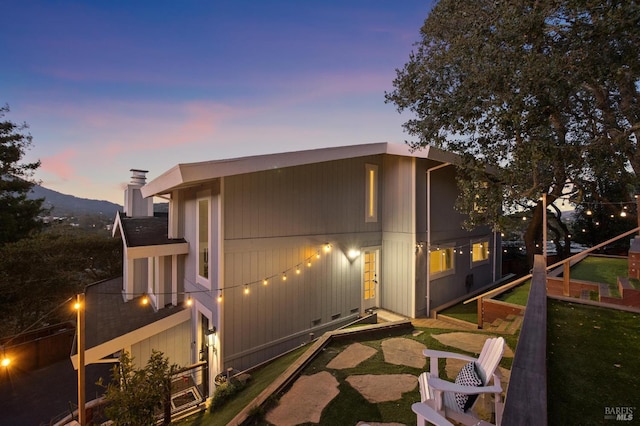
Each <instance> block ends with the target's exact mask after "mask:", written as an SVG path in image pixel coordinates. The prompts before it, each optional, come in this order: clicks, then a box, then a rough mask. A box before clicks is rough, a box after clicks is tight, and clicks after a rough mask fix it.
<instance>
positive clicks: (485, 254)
mask: <svg viewBox="0 0 640 426" xmlns="http://www.w3.org/2000/svg"><path fill="white" fill-rule="evenodd" d="M486 260H489V242H488V241H479V242H477V243H473V245H472V246H471V261H472V262H474V263H475V262H484V261H486Z"/></svg>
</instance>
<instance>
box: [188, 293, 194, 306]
mask: <svg viewBox="0 0 640 426" xmlns="http://www.w3.org/2000/svg"><path fill="white" fill-rule="evenodd" d="M191 305H193V300H192V299H191V295H189V296H187V306H191Z"/></svg>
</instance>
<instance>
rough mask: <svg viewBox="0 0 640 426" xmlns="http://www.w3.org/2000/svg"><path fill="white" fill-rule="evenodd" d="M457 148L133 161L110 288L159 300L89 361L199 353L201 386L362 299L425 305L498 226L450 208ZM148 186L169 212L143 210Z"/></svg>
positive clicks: (349, 313)
mask: <svg viewBox="0 0 640 426" xmlns="http://www.w3.org/2000/svg"><path fill="white" fill-rule="evenodd" d="M456 161H457V157H456V156H454V155H452V154H450V153H447V152H444V151H441V150H438V149H435V148H432V147H426V148H424V149H422V150H417V151H412V150H410V148H409V147H408V146H405V145H395V144H389V143H375V144H366V145H354V146H345V147H337V148H325V149H317V150H309V151H299V152H288V153H280V154H272V155H258V156H250V157H243V158H235V159H230V160H217V161H205V162H197V163H189V164H178V165H176V166H175V167H173V168H171V169H170V170H168V171H166V172H165V173H163V174H162V175H160V176H158V177H157V178H155V179H153V180H151V181H150V182H148V183H147V182H146V175H145V173H146V172H144V171H140V170H134V171H133V172H134V176H133V180H132V182H131V183H130V184H129V186H128V188H127V192H126V202H125V213H124V214H122V215H119V216H118V217H117V218H116V224H115V225H116V226H114V233H115V234H117V233H119V234H120V235H121V236H122V239H123V243H124V256H125V261H124V265H125V266H124V271H123V278H122V281H121V283H122V289H121V292H122V295H121V299H122V303H124V304H127V303H128V304H130V305H134V304H133V303H131V302H130V301H132V300H134V299H136V300H139V299H140V298H141V296H143V295H144V296H145V297H147V298H148V300H149V301H150V303H151V305H150V306H151V308H149V307H147V308H146V309H152V310H153V314H155V315H160V314H161V313H162V312H168V313H167V314H164V316H162V318H160V319H158V320H157V321H156V320H154V321H153V322H150V323H148V324H147V325H145V326H144V327H137V328H131V327H130V330H129V331H127V332H126V333H125V335H126V336H128V337H127V338H126V339H125V338H124V337H123V336H124V335H120V336H119V337H111V338H110V339H111V340H110V341H109V342H110V343H109V342H97V344H98V345H102V347H103V349H102V350H101V351H96V352H94V353H93V355H89V353H90V352H91V350H92V349H91V348H89V349H88V351H87V359H88V361H87V362H88V363H90V362H98V361H97V360H98V359H104V357H106V356H107V354H109V353H115V352H117V350H118V347H119V348H120V349H127V350H129V351H132V352H133V354H134V356H137V357H138V359H142V360H144V359H147V358H148V355H149V353H150V350H151V348H155V349H159V350H162V351H163V352H164V353H165V354H166V355H167V356H169V358H170V360H171V362H175V363H179V364H182V365H188V364H193V363H197V362H198V361H206V362H207V363H208V366H209V383H210V386H213V379H214V377H215V376H216V374H219V373H221V372H225V371H226V370H227V369H229V368H233V369H235V370H244V369H247V368H250V367H252V366H255V365H257V364H259V363H261V362H264V361H266V360H268V359H270V358H272V357H274V356H277V355H279V354H282V353H283V352H285V351H287V350H289V349H291V348H294V347H297V346H299V345H300V344H302V343H304V342H307V341H309V339H310V338H312V337H313V336H319V335H321V334H322V333H324V332H325V331H328V330H331V329H335V328H337V327H340V326H343V325H345V324H347V323H349V322H351V321H353V320H355V319H357V318H358V317H359V316H361V315H363V314H364V313H365V312H366V311H368V310H373V309H375V308H380V309H385V310H388V311H392V312H394V313H397V314H400V315H402V316H406V317H420V316H427V315H429V314H430V312H431V310H432V309H434V308H435V307H437V306H439V305H442V304H445V303H446V302H448V301H451V300H453V299H456V298H459V297H462V296H464V295H465V294H467V293H469V292H472V291H474V290H476V289H478V288H481V287H483V286H486V285H488V284H490V283H492V282H494V281H496V280H499V279H500V277H501V269H500V264H501V259H500V256H501V250H500V236H499V235H497V234H496V233H494V232H492V231H491V229H488V228H479V229H476V230H474V231H466V230H464V229H463V228H462V222H463V219H464V217H463V216H462V215H461V214H459V213H458V212H457V211H456V210H455V209H454V203H455V200H456V198H457V186H456V182H455V175H456V167H455V165H454V164H455V162H456ZM154 197H160V198H163V199H165V200H168V202H169V212H168V217H166V216H165V217H164V218H161V217H153V212H152V200H153V198H154ZM145 300H147V299H145ZM136 306H137V304H136ZM89 325H90V324H89V320H87V326H88V327H89ZM141 330H142V331H144V332H142V331H141Z"/></svg>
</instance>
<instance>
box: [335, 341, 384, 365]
mask: <svg viewBox="0 0 640 426" xmlns="http://www.w3.org/2000/svg"><path fill="white" fill-rule="evenodd" d="M376 352H378V351H377V350H375V349H374V348H372V347H371V346H367V345H363V344H362V343H353V344H351V345H349V346H347V348H346V349H345V350H343V351H342V352H340V353H339V354H338V355H337V356H336V357H335V358H333V359H332V360H331V361H330V362H329V363H328V364H327V368H333V369H335V370H342V369H344V368H354V367H357V366H358V364H360V363H361V362H363V361H365V360H367V359H369V358H371V357H372V356H373V355H375V353H376Z"/></svg>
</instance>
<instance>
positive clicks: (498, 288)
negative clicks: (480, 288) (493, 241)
mask: <svg viewBox="0 0 640 426" xmlns="http://www.w3.org/2000/svg"><path fill="white" fill-rule="evenodd" d="M529 278H531V274H528V275H525V276H524V277H520V278H518V279H517V280H515V281H511V282H510V283H507V284H504V285H501V286H500V287H496V288H494V289H493V290H489V291H487V292H486V293H482V294H479V295H478V296H475V297H472V298H471V299H467V300H465V301H464V302H462V304H463V305H466V304H467V303H471V302H473V301H475V300H478V299H481V298H485V297H488V296H487V295H493V294H494V293H501V292H503V291H505V290H508V289H510V288H511V287H515V286H516V285H518V284H520V283H522V282H525V281H526V280H528V279H529Z"/></svg>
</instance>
